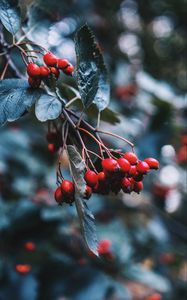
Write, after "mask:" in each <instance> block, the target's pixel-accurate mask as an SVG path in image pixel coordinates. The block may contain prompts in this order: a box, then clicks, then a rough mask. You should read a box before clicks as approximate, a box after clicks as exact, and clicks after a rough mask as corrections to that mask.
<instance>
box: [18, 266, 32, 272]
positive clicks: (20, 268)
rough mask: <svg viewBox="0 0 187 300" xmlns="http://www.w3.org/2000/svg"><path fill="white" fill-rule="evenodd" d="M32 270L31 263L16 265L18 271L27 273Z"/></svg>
mask: <svg viewBox="0 0 187 300" xmlns="http://www.w3.org/2000/svg"><path fill="white" fill-rule="evenodd" d="M30 270H31V265H28V264H18V265H16V271H17V272H18V273H21V274H27V273H28V272H29V271H30Z"/></svg>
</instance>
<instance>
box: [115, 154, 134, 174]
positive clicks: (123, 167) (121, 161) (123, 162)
mask: <svg viewBox="0 0 187 300" xmlns="http://www.w3.org/2000/svg"><path fill="white" fill-rule="evenodd" d="M117 163H118V165H119V166H120V171H121V172H122V173H126V172H128V171H129V170H130V168H131V165H130V162H129V161H128V160H127V159H125V158H122V157H121V158H118V159H117Z"/></svg>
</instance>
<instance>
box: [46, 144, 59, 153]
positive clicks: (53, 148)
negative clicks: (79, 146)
mask: <svg viewBox="0 0 187 300" xmlns="http://www.w3.org/2000/svg"><path fill="white" fill-rule="evenodd" d="M47 148H48V151H49V152H51V153H55V152H56V151H57V150H58V147H57V146H56V144H53V143H50V144H48V146H47Z"/></svg>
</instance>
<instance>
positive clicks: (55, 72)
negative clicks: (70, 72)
mask: <svg viewBox="0 0 187 300" xmlns="http://www.w3.org/2000/svg"><path fill="white" fill-rule="evenodd" d="M50 70H51V73H52V74H54V75H55V76H56V78H58V77H59V76H60V71H59V70H58V69H57V68H55V67H51V68H50Z"/></svg>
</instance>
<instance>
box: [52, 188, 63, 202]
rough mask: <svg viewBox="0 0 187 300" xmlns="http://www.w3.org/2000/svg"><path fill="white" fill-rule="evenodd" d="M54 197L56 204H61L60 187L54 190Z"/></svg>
mask: <svg viewBox="0 0 187 300" xmlns="http://www.w3.org/2000/svg"><path fill="white" fill-rule="evenodd" d="M54 197H55V200H56V202H57V203H62V202H63V195H62V191H61V187H58V188H57V189H56V191H55V195H54Z"/></svg>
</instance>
